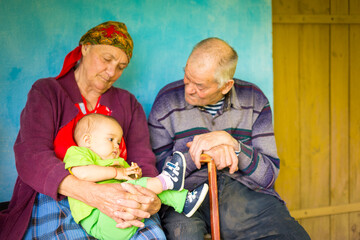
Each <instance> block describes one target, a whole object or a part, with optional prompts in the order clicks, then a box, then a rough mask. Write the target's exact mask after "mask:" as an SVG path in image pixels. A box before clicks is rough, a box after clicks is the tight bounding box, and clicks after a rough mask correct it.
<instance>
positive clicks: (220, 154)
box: [204, 145, 239, 174]
mask: <svg viewBox="0 0 360 240" xmlns="http://www.w3.org/2000/svg"><path fill="white" fill-rule="evenodd" d="M204 153H206V154H208V155H209V156H210V157H211V158H212V159H214V163H215V166H216V169H218V170H221V169H224V168H226V167H229V173H230V174H233V173H234V172H236V171H237V170H239V168H238V164H239V160H238V157H237V156H236V154H235V151H234V148H233V147H232V146H229V145H220V146H217V147H213V148H212V149H210V150H208V151H204Z"/></svg>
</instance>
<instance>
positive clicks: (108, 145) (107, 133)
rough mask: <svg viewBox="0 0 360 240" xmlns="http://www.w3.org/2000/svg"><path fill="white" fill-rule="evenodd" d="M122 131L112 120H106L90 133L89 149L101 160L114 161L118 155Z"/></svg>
mask: <svg viewBox="0 0 360 240" xmlns="http://www.w3.org/2000/svg"><path fill="white" fill-rule="evenodd" d="M122 135H123V131H122V128H121V126H120V125H119V124H118V123H117V122H115V121H114V120H110V119H106V120H103V121H102V122H101V123H100V124H98V125H97V127H96V129H94V131H93V132H92V133H91V145H90V147H89V148H90V149H91V150H92V151H94V152H95V153H96V154H98V155H99V156H100V157H101V159H115V158H118V157H119V155H120V150H119V144H120V142H121V138H122Z"/></svg>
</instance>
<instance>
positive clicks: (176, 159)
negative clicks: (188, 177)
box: [162, 151, 186, 191]
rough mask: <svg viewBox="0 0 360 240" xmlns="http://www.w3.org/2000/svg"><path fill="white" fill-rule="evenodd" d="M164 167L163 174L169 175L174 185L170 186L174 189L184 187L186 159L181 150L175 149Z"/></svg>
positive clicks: (179, 189) (178, 189) (177, 189)
mask: <svg viewBox="0 0 360 240" xmlns="http://www.w3.org/2000/svg"><path fill="white" fill-rule="evenodd" d="M165 166H166V167H165V168H164V170H163V171H162V173H163V174H165V175H167V176H169V178H170V179H171V181H172V182H173V184H174V186H173V188H171V189H172V190H175V191H181V190H183V189H184V182H185V170H186V160H185V157H184V155H183V154H182V153H181V152H178V151H175V152H174V153H173V157H172V159H171V161H169V162H167V163H166V165H165Z"/></svg>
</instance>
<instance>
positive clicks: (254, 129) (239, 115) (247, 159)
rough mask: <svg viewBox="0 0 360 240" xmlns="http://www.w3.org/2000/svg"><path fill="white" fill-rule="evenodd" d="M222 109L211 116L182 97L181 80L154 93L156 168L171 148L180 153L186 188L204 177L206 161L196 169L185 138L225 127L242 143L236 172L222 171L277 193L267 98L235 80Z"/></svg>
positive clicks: (152, 124) (152, 118)
mask: <svg viewBox="0 0 360 240" xmlns="http://www.w3.org/2000/svg"><path fill="white" fill-rule="evenodd" d="M234 80H235V84H234V86H233V88H232V89H231V90H230V92H229V93H228V94H227V95H226V96H225V102H224V104H223V107H222V109H221V110H220V111H219V112H218V113H217V114H216V115H215V116H212V115H211V114H210V113H208V112H206V111H205V110H204V109H203V108H199V107H196V106H192V105H190V104H188V103H187V102H186V101H185V98H184V83H183V81H182V80H180V81H176V82H173V83H170V84H168V85H167V86H165V87H164V88H163V89H161V90H160V92H159V93H158V95H157V97H156V99H155V102H154V104H153V107H152V110H151V112H150V115H149V119H148V125H149V131H150V137H151V144H152V148H153V151H154V153H155V155H156V158H157V168H158V170H159V171H160V170H161V169H162V167H163V166H164V163H165V162H167V161H168V160H169V159H170V157H171V154H172V153H173V152H174V151H181V152H183V153H184V156H185V158H186V162H187V170H186V180H185V188H187V189H190V190H192V189H194V188H195V187H196V186H197V185H199V184H201V183H203V182H205V181H206V180H207V178H208V175H207V169H206V165H203V167H202V168H201V169H197V168H196V166H195V164H194V163H193V161H192V160H191V157H190V154H189V153H188V148H187V147H186V143H187V142H189V141H192V139H193V138H194V136H195V135H198V134H202V133H208V132H212V131H219V130H223V131H226V132H228V133H229V134H231V135H232V136H233V137H234V138H235V139H237V140H238V141H239V142H240V146H241V152H240V154H239V155H238V158H239V166H238V167H239V171H237V172H235V173H234V174H232V175H230V174H229V169H223V170H221V171H220V172H221V173H223V174H227V175H228V176H230V177H232V178H233V179H236V180H237V181H239V182H241V183H242V184H244V185H245V186H247V187H248V188H250V189H252V190H255V191H259V192H264V193H267V194H271V195H274V196H276V197H278V198H279V199H280V197H279V195H278V194H277V193H276V192H275V190H274V188H273V186H274V183H275V180H276V177H277V175H278V173H279V163H280V162H279V161H280V160H279V158H278V156H277V150H276V143H275V137H274V131H273V125H272V113H271V109H270V105H269V101H268V99H267V98H266V96H265V95H264V94H263V92H262V91H261V90H260V89H259V88H258V87H257V86H255V85H254V84H252V83H249V82H245V81H242V80H238V79H234Z"/></svg>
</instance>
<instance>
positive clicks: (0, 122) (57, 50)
mask: <svg viewBox="0 0 360 240" xmlns="http://www.w3.org/2000/svg"><path fill="white" fill-rule="evenodd" d="M0 6H1V8H0V22H1V23H2V24H1V25H2V26H1V28H0V48H1V57H0V103H1V105H2V107H0V154H1V156H2V157H1V159H0V201H7V200H9V199H10V198H11V195H12V190H13V186H14V183H15V180H16V177H17V173H16V169H15V163H14V154H13V144H14V141H15V138H16V136H17V132H18V130H19V116H20V113H21V110H22V108H23V107H24V105H25V102H26V98H27V92H28V91H29V90H30V87H31V85H32V84H33V83H34V82H35V81H36V80H37V79H39V78H44V77H48V76H55V75H57V74H58V73H59V71H60V69H61V67H62V63H63V60H64V57H65V55H66V54H67V53H68V52H69V51H71V50H72V49H73V48H74V47H76V46H77V44H78V41H79V39H80V37H81V36H82V35H83V34H84V33H85V32H86V31H87V30H88V29H90V28H91V27H93V26H95V25H97V24H99V23H101V22H104V21H108V20H117V21H123V22H125V23H126V25H127V26H128V30H129V32H130V34H131V36H132V38H133V40H134V45H135V46H134V57H133V59H132V61H131V63H130V65H129V67H128V68H127V69H126V70H125V72H124V74H123V75H122V77H121V78H120V79H119V80H118V82H117V83H116V84H115V85H116V86H118V87H121V88H124V89H127V90H129V91H130V92H132V93H133V94H135V96H136V97H137V98H138V100H139V101H140V103H141V104H142V105H143V106H144V109H145V112H146V114H147V115H148V114H149V112H150V109H151V105H152V102H153V100H154V98H155V96H156V94H157V92H158V91H159V90H160V88H161V87H163V86H164V85H165V84H167V83H169V82H172V81H175V80H178V79H181V78H182V77H183V67H184V65H185V63H186V60H187V57H188V55H189V53H190V51H191V49H192V47H193V45H194V44H196V43H197V42H199V41H200V40H202V39H204V38H207V37H211V36H216V37H219V38H222V39H224V40H225V41H227V42H228V43H229V44H230V45H232V46H233V47H234V48H235V50H236V51H237V52H238V55H239V63H238V67H237V71H236V74H235V77H237V78H241V79H244V80H247V81H251V82H254V83H255V84H257V85H258V86H260V87H261V89H262V90H263V91H264V92H265V94H266V95H267V96H268V98H269V100H270V102H271V103H272V99H273V96H272V88H273V84H272V82H273V74H272V37H271V31H272V30H271V0H222V1H218V0H113V1H110V0H103V1H94V0H77V1H72V0H61V1H60V0H58V1H56V0H36V1H35V0H34V1H29V0H11V1H5V0H0Z"/></svg>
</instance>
